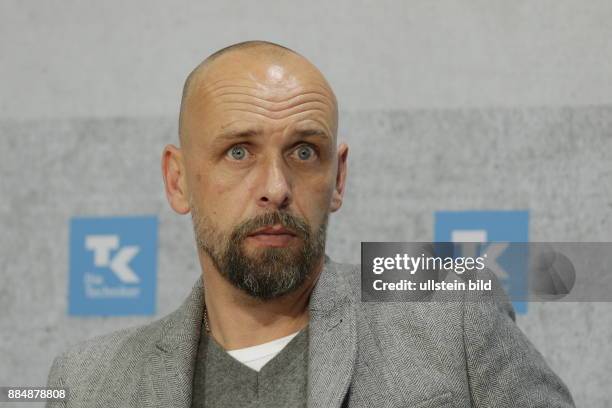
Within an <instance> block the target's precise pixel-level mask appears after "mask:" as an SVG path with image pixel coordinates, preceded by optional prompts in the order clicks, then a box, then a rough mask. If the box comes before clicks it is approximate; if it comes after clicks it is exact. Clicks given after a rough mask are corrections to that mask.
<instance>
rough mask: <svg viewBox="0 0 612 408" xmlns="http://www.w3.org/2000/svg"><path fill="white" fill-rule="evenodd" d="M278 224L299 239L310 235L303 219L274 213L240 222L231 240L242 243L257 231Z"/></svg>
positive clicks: (279, 212)
mask: <svg viewBox="0 0 612 408" xmlns="http://www.w3.org/2000/svg"><path fill="white" fill-rule="evenodd" d="M279 224H280V225H282V226H283V227H284V228H286V229H288V230H290V231H291V232H293V233H295V235H297V236H298V237H300V238H306V237H309V236H310V235H311V231H310V226H309V225H308V223H307V222H306V220H305V219H303V218H301V217H298V216H295V215H292V214H289V213H287V212H283V211H274V212H269V213H265V214H261V215H258V216H255V217H253V218H250V219H248V220H246V221H243V222H241V223H240V224H239V225H238V226H237V227H236V228H235V229H234V232H233V233H232V240H233V241H242V240H243V239H245V238H246V237H247V236H248V235H250V234H251V233H252V232H254V231H255V230H257V229H260V228H264V227H269V226H272V225H279Z"/></svg>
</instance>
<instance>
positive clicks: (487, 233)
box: [434, 211, 529, 314]
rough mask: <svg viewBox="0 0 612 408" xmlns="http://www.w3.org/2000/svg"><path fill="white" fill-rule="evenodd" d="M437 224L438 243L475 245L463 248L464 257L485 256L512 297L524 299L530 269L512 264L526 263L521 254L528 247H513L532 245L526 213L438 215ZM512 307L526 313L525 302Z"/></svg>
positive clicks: (502, 212)
mask: <svg viewBox="0 0 612 408" xmlns="http://www.w3.org/2000/svg"><path fill="white" fill-rule="evenodd" d="M435 220H436V221H435V222H436V225H435V234H434V237H435V238H434V240H435V241H436V242H462V243H475V244H474V245H469V244H464V245H463V248H462V256H478V255H481V254H483V253H486V254H487V267H488V268H489V269H490V270H491V271H492V272H493V273H495V275H496V277H497V278H498V279H499V281H500V283H501V285H502V286H503V288H504V290H505V291H506V292H507V293H508V294H509V296H510V297H513V296H514V297H515V298H521V295H525V293H526V292H527V285H528V282H527V265H526V264H525V263H520V262H515V261H513V260H516V259H519V260H526V256H525V255H524V254H523V253H520V254H519V253H518V252H521V251H525V249H526V247H525V245H512V243H513V242H520V243H527V242H529V213H528V212H527V211H438V212H436V214H435ZM487 242H490V244H486V243H487ZM476 243H483V244H482V245H480V244H476ZM476 252H479V253H476ZM513 305H514V309H515V310H516V312H517V313H521V314H524V313H526V312H527V303H526V302H513Z"/></svg>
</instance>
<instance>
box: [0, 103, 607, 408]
mask: <svg viewBox="0 0 612 408" xmlns="http://www.w3.org/2000/svg"><path fill="white" fill-rule="evenodd" d="M611 125H612V108H611V107H599V108H580V109H578V108H575V109H569V108H566V109H530V110H508V109H501V110H500V109H496V110H461V111H460V110H440V111H415V112H406V111H394V112H360V113H346V112H344V113H343V114H342V122H341V126H340V134H341V136H340V138H341V139H344V140H346V141H347V142H348V143H349V145H350V153H349V163H350V165H349V179H348V186H347V192H346V200H345V205H344V206H343V208H342V209H341V211H340V212H339V213H337V214H336V215H334V216H332V219H331V225H330V232H329V249H328V252H329V254H330V255H331V256H332V257H333V258H335V259H337V260H339V261H344V262H351V263H358V262H359V257H360V253H359V248H360V242H361V241H418V240H423V241H427V240H432V239H433V236H432V234H433V233H432V230H433V212H434V211H435V210H461V209H525V208H528V209H530V216H531V225H530V230H531V231H530V233H531V239H532V240H534V241H610V240H611V238H612V236H611V235H612V234H611V231H612V211H611V210H610V207H611V206H612V202H611V197H612V183H610V175H611V172H612V168H611V165H610V160H609V153H610V152H612V133H611V132H612V126H611ZM0 134H1V135H2V141H3V151H5V152H10V155H8V156H7V157H6V159H5V160H4V162H3V173H2V174H3V182H2V189H1V190H0V193H1V194H2V197H3V199H2V206H1V207H0V222H1V224H2V226H3V231H2V243H3V245H2V247H1V248H0V251H1V252H0V254H1V256H0V259H1V262H2V264H1V265H2V269H1V270H2V286H1V287H0V310H2V319H1V320H0V333H1V337H0V361H2V362H3V363H2V366H1V369H0V383H1V384H44V383H45V378H46V374H47V370H48V368H49V365H50V363H51V360H52V357H53V356H54V355H56V354H57V353H58V352H60V351H61V350H63V349H64V348H66V347H67V346H68V345H69V344H73V343H75V342H77V341H79V340H83V339H86V338H89V337H92V336H94V335H97V334H102V333H106V332H109V331H111V330H115V329H119V328H123V327H126V326H132V325H135V324H141V323H145V322H147V321H150V320H151V318H135V317H130V318H127V317H126V318H77V317H68V316H67V313H66V311H67V290H68V280H67V276H68V256H69V253H68V249H69V248H68V233H69V220H70V218H71V217H73V216H97V215H139V214H155V215H157V216H158V217H159V219H160V241H159V272H158V315H157V316H156V317H159V316H161V315H164V314H166V313H169V312H170V311H172V310H173V309H174V308H176V307H177V306H178V305H179V303H180V302H181V301H182V299H183V298H184V297H185V296H186V294H187V293H188V291H189V288H190V287H191V285H192V284H193V282H194V281H195V279H196V278H197V276H198V274H199V265H198V263H197V257H196V252H195V246H194V243H193V235H192V229H191V225H190V219H189V218H188V217H181V216H178V215H176V214H175V213H173V212H172V211H171V210H170V209H169V207H168V205H167V203H166V200H165V197H164V193H163V185H162V180H161V174H160V165H159V161H160V152H161V150H162V149H163V146H164V145H165V144H166V143H168V142H174V140H175V136H174V135H175V134H176V129H175V120H174V118H160V117H151V118H141V119H108V120H107V119H104V120H100V119H97V120H51V121H27V122H15V121H12V122H9V121H4V122H2V123H0ZM611 306H612V305H610V304H607V303H554V304H553V303H542V304H535V303H532V304H530V305H529V311H528V313H527V314H526V315H523V316H520V317H519V325H520V326H521V328H522V329H523V330H524V331H525V332H526V333H527V334H528V335H529V337H530V338H531V339H532V340H533V342H534V343H535V344H536V345H537V346H538V347H539V349H540V350H541V352H542V353H543V354H544V356H545V357H546V359H547V360H548V362H549V363H550V365H551V366H552V367H553V368H554V369H555V370H556V371H557V372H558V373H559V375H560V376H561V377H562V378H563V379H564V380H565V381H566V382H567V384H568V385H569V387H570V388H571V390H572V391H573V393H574V396H575V398H576V401H577V402H578V403H579V405H580V406H587V405H595V406H605V405H606V404H610V397H609V392H608V390H609V380H608V378H607V375H608V374H609V370H610V366H611V365H612V355H611V353H610V342H611V340H612V324H611V323H612V315H611V314H610V312H611V311H612V307H611Z"/></svg>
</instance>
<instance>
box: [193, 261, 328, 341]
mask: <svg viewBox="0 0 612 408" xmlns="http://www.w3.org/2000/svg"><path fill="white" fill-rule="evenodd" d="M324 261H325V260H324V257H322V258H321V260H320V262H319V264H318V265H317V267H316V268H315V270H314V271H313V273H312V274H311V275H310V277H309V278H308V279H307V280H306V281H305V282H304V284H303V285H302V286H300V287H299V288H298V289H297V290H295V291H294V292H291V293H289V294H287V295H284V296H282V297H279V298H276V299H271V300H266V301H263V300H260V299H256V298H254V297H252V296H250V295H248V294H246V293H244V292H243V291H242V290H240V289H238V288H236V287H235V286H233V285H232V284H231V283H230V282H228V281H227V280H226V279H225V278H224V277H223V276H221V274H220V273H219V271H218V270H217V269H216V268H215V266H214V264H213V262H212V261H211V260H210V258H209V257H208V256H206V255H200V263H201V265H202V271H203V272H202V274H203V276H202V277H203V281H204V299H205V302H206V309H207V314H208V324H209V327H210V335H212V337H213V338H214V339H215V340H216V341H217V342H218V343H219V344H220V345H221V346H222V347H223V348H224V349H226V350H235V349H240V348H244V347H251V346H255V345H258V344H263V343H266V342H269V341H272V340H275V339H278V338H281V337H285V336H288V335H290V334H292V333H295V332H297V331H299V330H301V329H302V328H304V327H305V326H306V325H307V324H308V321H309V313H308V303H309V301H310V294H311V293H312V290H313V289H314V286H315V284H316V282H317V280H318V278H319V275H320V274H321V271H322V270H323V264H324Z"/></svg>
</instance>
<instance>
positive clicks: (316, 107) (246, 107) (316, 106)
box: [221, 102, 331, 120]
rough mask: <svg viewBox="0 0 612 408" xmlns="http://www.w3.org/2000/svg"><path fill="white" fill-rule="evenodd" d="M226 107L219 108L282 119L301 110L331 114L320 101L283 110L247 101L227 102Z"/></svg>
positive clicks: (226, 110)
mask: <svg viewBox="0 0 612 408" xmlns="http://www.w3.org/2000/svg"><path fill="white" fill-rule="evenodd" d="M227 105H229V106H227V107H224V108H221V109H223V110H224V111H225V112H251V113H258V114H260V115H262V116H265V117H267V118H269V119H273V120H283V119H285V118H290V117H291V116H292V115H294V114H296V113H302V112H312V113H321V114H322V115H323V116H331V113H330V112H329V109H326V108H328V107H327V105H325V104H320V103H316V102H312V103H308V104H301V105H298V106H293V107H291V108H288V109H283V110H278V111H272V110H268V109H265V108H262V107H260V106H257V105H252V104H248V103H239V102H238V103H234V102H232V103H228V104H227ZM321 105H323V107H321Z"/></svg>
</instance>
